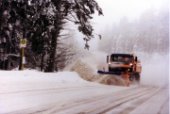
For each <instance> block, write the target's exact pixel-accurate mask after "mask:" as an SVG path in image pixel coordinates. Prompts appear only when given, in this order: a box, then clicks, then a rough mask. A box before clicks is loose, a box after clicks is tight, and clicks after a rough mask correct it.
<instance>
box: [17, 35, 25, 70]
mask: <svg viewBox="0 0 170 114" xmlns="http://www.w3.org/2000/svg"><path fill="white" fill-rule="evenodd" d="M26 44H27V40H26V39H23V38H22V39H20V64H19V70H23V69H24V64H25V63H26V61H25V55H24V51H25V47H26Z"/></svg>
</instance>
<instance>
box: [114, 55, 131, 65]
mask: <svg viewBox="0 0 170 114" xmlns="http://www.w3.org/2000/svg"><path fill="white" fill-rule="evenodd" d="M111 61H113V62H125V63H129V62H132V61H133V56H132V55H128V54H112V55H111Z"/></svg>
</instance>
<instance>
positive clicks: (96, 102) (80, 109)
mask: <svg viewBox="0 0 170 114" xmlns="http://www.w3.org/2000/svg"><path fill="white" fill-rule="evenodd" d="M142 89H143V90H142ZM151 89H153V88H141V89H140V90H139V88H136V89H134V90H135V91H133V89H132V90H130V91H122V92H120V93H113V94H108V95H106V96H103V97H102V98H94V99H93V100H89V101H88V100H84V102H82V103H80V104H77V105H76V106H70V107H65V108H63V109H59V110H57V109H55V108H54V111H51V112H49V113H46V114H55V113H57V114H67V113H70V112H71V114H77V113H85V114H97V113H99V112H101V111H103V110H105V108H103V107H105V106H106V108H107V109H108V107H107V106H108V105H109V104H110V102H120V103H122V102H124V101H122V99H126V100H127V98H128V97H130V96H133V97H135V96H136V95H138V94H141V93H146V92H148V91H150V90H151ZM141 90H142V92H141V93H140V91H141ZM126 92H129V93H128V94H124V93H126ZM142 95H143V94H142ZM138 96H139V95H138ZM102 103H106V104H104V105H102ZM93 106H96V107H95V108H92V107H93ZM101 109H102V110H101ZM99 110H100V111H99Z"/></svg>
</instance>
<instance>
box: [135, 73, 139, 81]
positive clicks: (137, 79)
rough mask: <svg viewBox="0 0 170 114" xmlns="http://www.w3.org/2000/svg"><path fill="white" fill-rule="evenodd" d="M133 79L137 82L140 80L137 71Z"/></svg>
mask: <svg viewBox="0 0 170 114" xmlns="http://www.w3.org/2000/svg"><path fill="white" fill-rule="evenodd" d="M135 80H136V81H137V82H139V81H140V74H139V73H136V75H135Z"/></svg>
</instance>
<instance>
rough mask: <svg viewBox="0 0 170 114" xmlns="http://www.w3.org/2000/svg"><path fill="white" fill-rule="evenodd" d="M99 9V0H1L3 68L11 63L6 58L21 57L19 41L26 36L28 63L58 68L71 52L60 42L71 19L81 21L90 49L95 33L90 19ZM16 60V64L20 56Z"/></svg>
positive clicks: (0, 58)
mask: <svg viewBox="0 0 170 114" xmlns="http://www.w3.org/2000/svg"><path fill="white" fill-rule="evenodd" d="M95 11H97V12H98V13H99V15H101V14H102V10H101V8H100V7H99V6H98V4H97V3H96V2H95V0H45V1H44V0H0V66H1V68H2V66H3V64H7V63H5V62H4V61H7V62H10V61H12V59H10V58H11V56H15V57H18V54H19V50H20V49H19V41H20V39H21V38H26V39H27V41H28V44H27V47H26V53H25V55H26V57H27V63H28V64H27V65H28V67H34V68H35V67H38V68H40V69H41V70H43V71H46V72H53V71H54V70H56V71H57V70H58V67H57V66H56V64H57V62H58V61H64V59H63V58H65V57H64V56H66V55H67V54H64V53H68V52H67V51H66V49H65V47H62V48H63V49H61V48H59V46H58V44H59V41H60V38H61V36H62V35H61V32H62V30H63V27H64V25H65V23H67V22H68V21H71V22H73V23H74V24H76V25H77V27H78V30H79V31H80V32H81V33H82V34H83V35H84V38H83V39H84V40H85V47H86V48H87V49H88V48H89V45H88V41H89V40H90V39H91V38H92V37H93V28H92V26H91V24H90V22H89V20H90V19H92V14H94V13H95ZM61 51H63V52H61ZM58 53H63V54H64V55H63V56H61V54H60V56H59V54H58ZM57 54H58V55H57ZM12 58H13V60H14V57H12ZM61 58H62V59H63V60H62V59H61ZM14 61H15V63H14V65H16V64H17V62H16V61H17V59H15V60H14ZM5 69H7V68H5Z"/></svg>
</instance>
